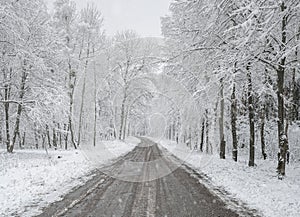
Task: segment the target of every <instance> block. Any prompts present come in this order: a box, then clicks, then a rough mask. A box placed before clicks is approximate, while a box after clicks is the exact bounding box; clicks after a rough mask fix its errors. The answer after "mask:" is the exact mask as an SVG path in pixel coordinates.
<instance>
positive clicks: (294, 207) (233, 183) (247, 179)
mask: <svg viewBox="0 0 300 217" xmlns="http://www.w3.org/2000/svg"><path fill="white" fill-rule="evenodd" d="M156 142H157V143H159V144H161V145H162V146H163V147H165V148H166V149H168V150H169V151H170V152H171V153H173V154H174V155H175V156H177V157H178V158H179V159H181V160H184V161H185V162H186V164H187V165H189V166H191V167H192V168H194V169H196V170H198V171H199V173H204V174H206V175H207V176H208V178H209V183H207V182H206V183H204V184H208V186H209V185H212V186H214V187H218V188H221V189H224V190H225V191H226V192H228V193H229V194H230V197H232V198H235V199H237V200H239V201H243V202H244V203H246V204H247V205H248V206H249V208H251V209H256V210H257V211H258V212H259V213H260V214H262V215H263V216H266V217H281V216H285V217H296V216H300V164H299V163H292V164H290V165H288V166H287V176H286V178H285V179H284V180H278V178H277V176H276V171H275V168H276V164H277V162H276V161H271V160H266V161H263V160H256V164H257V167H255V168H249V167H248V166H247V163H248V162H247V159H246V158H244V159H243V158H242V159H240V160H239V162H238V163H235V162H234V161H233V160H232V159H230V158H228V159H226V160H221V159H219V157H218V156H216V155H213V156H212V155H206V154H200V153H199V152H197V151H191V150H190V149H188V148H187V147H186V146H184V145H176V143H175V142H170V141H166V140H156Z"/></svg>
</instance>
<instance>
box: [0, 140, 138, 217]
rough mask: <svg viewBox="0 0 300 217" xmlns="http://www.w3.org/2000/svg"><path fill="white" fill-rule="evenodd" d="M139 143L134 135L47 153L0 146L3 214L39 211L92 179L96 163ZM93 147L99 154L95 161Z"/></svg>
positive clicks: (0, 203) (1, 207)
mask: <svg viewBox="0 0 300 217" xmlns="http://www.w3.org/2000/svg"><path fill="white" fill-rule="evenodd" d="M137 143H139V140H138V139H133V138H131V139H130V140H128V141H126V142H120V141H109V142H101V143H98V145H97V147H96V149H94V148H89V149H86V148H84V147H83V148H82V150H77V151H75V150H73V151H64V150H57V151H54V150H49V151H48V155H47V154H46V152H45V151H44V150H16V151H15V153H13V154H8V153H7V152H6V151H5V150H0V177H1V178H0V216H33V215H36V214H39V213H40V211H41V208H42V207H45V206H47V205H49V204H50V203H52V202H54V201H57V200H60V199H62V196H63V195H65V194H66V193H67V192H69V191H70V190H71V189H73V188H74V187H76V186H79V185H83V184H84V183H85V182H86V181H88V180H89V179H91V178H92V177H93V173H92V171H93V170H94V169H95V168H96V166H99V165H103V164H107V163H109V162H110V161H111V160H113V159H115V158H117V157H119V156H121V155H123V154H126V153H127V152H129V151H131V150H132V149H133V148H134V147H135V146H136V144H137ZM103 147H105V150H106V151H102V149H103ZM88 150H89V151H88ZM91 150H93V151H92V152H93V153H96V155H97V156H98V157H99V158H97V161H96V162H97V163H96V164H95V159H94V158H93V156H95V155H91V154H90V153H91V152H90V151H91ZM108 153H110V154H108Z"/></svg>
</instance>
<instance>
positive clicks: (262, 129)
mask: <svg viewBox="0 0 300 217" xmlns="http://www.w3.org/2000/svg"><path fill="white" fill-rule="evenodd" d="M265 119H266V118H265V106H264V105H263V106H262V109H261V114H260V143H261V154H262V156H263V159H264V160H266V159H267V154H266V143H265Z"/></svg>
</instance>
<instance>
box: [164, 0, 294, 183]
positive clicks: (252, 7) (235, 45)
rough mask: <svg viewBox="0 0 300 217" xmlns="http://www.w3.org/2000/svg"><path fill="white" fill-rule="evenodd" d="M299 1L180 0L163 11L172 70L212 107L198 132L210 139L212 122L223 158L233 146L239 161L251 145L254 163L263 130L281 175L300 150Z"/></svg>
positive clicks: (265, 150)
mask: <svg viewBox="0 0 300 217" xmlns="http://www.w3.org/2000/svg"><path fill="white" fill-rule="evenodd" d="M299 8H300V2H299V1H295V0H280V1H278V0H267V1H260V0H242V1H229V0H195V1H188V0H176V1H174V2H173V3H171V6H170V10H171V14H170V15H169V16H165V17H163V18H162V30H163V35H164V36H165V38H166V44H167V54H168V55H169V62H168V64H167V66H166V69H165V72H166V73H167V74H168V75H170V76H172V77H174V78H176V79H177V80H178V81H180V82H181V83H182V84H183V85H185V86H186V87H188V88H189V89H190V92H191V94H192V95H193V96H194V97H195V99H196V100H197V102H198V103H199V105H201V106H202V107H205V108H203V109H202V112H201V114H199V116H200V117H201V119H202V124H198V123H197V124H195V125H194V126H191V129H190V131H192V132H194V131H197V132H202V133H199V134H200V135H199V136H200V140H201V138H202V140H203V139H204V136H203V134H204V132H205V128H206V129H207V130H206V132H207V134H208V137H207V140H210V141H209V142H207V144H210V143H215V144H218V146H216V147H217V149H218V150H219V153H220V158H225V156H226V150H231V151H232V157H233V159H234V160H235V161H237V160H238V150H239V149H240V150H241V151H242V150H244V149H245V148H244V146H245V144H248V147H249V148H248V149H247V150H248V151H249V166H255V153H257V151H256V149H255V147H256V144H257V143H258V142H257V141H256V139H257V138H258V137H257V135H260V145H261V148H260V150H261V156H262V157H263V158H264V159H266V158H267V157H270V158H272V157H273V158H275V156H276V158H277V157H278V167H277V171H278V174H279V177H280V178H281V177H282V176H284V175H285V165H286V163H287V162H288V160H289V159H288V158H289V146H290V147H291V149H293V150H295V153H293V154H294V155H293V156H298V157H299V155H296V154H299V151H298V152H297V147H296V146H297V145H298V146H299V144H297V142H296V141H295V139H294V138H295V137H297V135H295V134H297V133H294V134H293V133H289V129H290V128H291V127H290V126H294V124H295V123H296V122H297V121H299V85H300V82H299V73H300V71H299V43H300V41H299V39H300V25H299V23H300V10H299ZM212 90H218V91H212ZM275 125H277V127H275ZM276 128H277V130H276ZM188 131H189V130H187V133H186V134H191V133H190V132H188ZM217 131H218V132H217ZM230 131H231V132H230ZM247 131H248V133H247ZM226 132H228V133H226ZM201 134H202V136H201ZM218 134H219V137H218V136H217V135H218ZM230 134H231V137H228V135H230ZM276 134H277V135H276ZM245 136H246V138H249V140H248V141H244V138H245ZM298 136H299V135H298ZM187 137H188V136H187V135H184V138H187ZM216 138H219V140H216ZM276 138H277V139H276ZM196 139H198V136H194V140H195V141H196ZM226 140H227V142H226ZM288 142H289V143H288ZM201 143H202V144H203V142H201ZM239 144H240V145H239ZM275 147H277V148H275ZM298 149H299V147H298ZM277 150H278V151H277Z"/></svg>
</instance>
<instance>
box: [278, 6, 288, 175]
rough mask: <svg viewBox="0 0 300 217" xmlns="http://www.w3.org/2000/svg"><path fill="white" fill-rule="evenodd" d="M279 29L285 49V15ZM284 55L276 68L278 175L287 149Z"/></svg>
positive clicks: (284, 7) (282, 167) (281, 169)
mask: <svg viewBox="0 0 300 217" xmlns="http://www.w3.org/2000/svg"><path fill="white" fill-rule="evenodd" d="M286 10H287V7H286V5H285V3H284V1H283V2H282V3H281V11H282V12H283V14H284V12H285V11H286ZM281 27H282V29H281V44H282V46H283V48H282V51H285V49H286V44H287V32H286V31H287V15H284V17H283V18H282V26H281ZM285 64H286V57H282V58H281V60H280V62H279V66H278V69H277V86H278V92H277V98H278V138H279V153H278V167H277V171H278V177H279V178H281V177H282V176H285V165H286V155H287V151H288V141H287V136H286V135H285V130H284V118H285V115H284V110H285V109H284V73H285Z"/></svg>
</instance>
